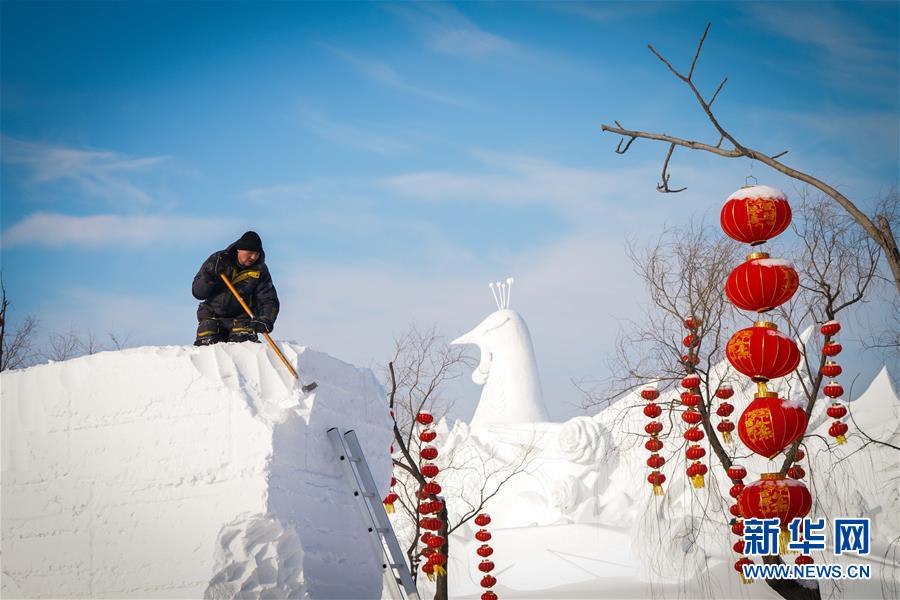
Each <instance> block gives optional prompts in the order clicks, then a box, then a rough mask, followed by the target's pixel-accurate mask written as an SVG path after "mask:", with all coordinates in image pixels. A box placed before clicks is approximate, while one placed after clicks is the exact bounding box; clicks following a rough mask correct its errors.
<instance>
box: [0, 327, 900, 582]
mask: <svg viewBox="0 0 900 600" xmlns="http://www.w3.org/2000/svg"><path fill="white" fill-rule="evenodd" d="M772 334H778V335H783V334H781V333H780V332H772ZM807 335H815V333H810V332H807ZM457 342H460V343H475V344H478V345H479V347H480V348H481V351H482V361H481V365H479V367H478V369H476V373H478V374H479V378H483V379H484V383H485V391H484V393H483V395H482V401H481V405H479V408H478V412H476V419H475V420H474V421H473V424H471V425H470V424H468V423H461V422H457V423H454V424H450V423H448V422H447V421H446V420H441V421H440V422H438V423H436V424H435V426H434V430H435V431H436V432H437V433H438V438H437V440H436V441H435V442H434V445H435V446H436V447H438V448H439V449H440V452H441V454H440V457H439V458H438V459H437V461H436V462H437V464H438V465H439V466H440V467H441V468H442V472H441V475H440V478H439V481H440V484H441V486H442V487H443V489H444V496H445V498H446V500H447V507H448V510H449V511H450V515H451V522H456V521H457V520H458V519H459V517H460V516H461V514H462V513H464V512H467V511H468V510H469V505H467V504H466V502H465V501H464V500H463V499H472V498H477V497H478V494H479V493H481V492H482V491H484V490H486V489H487V490H488V491H490V488H491V486H492V485H494V484H496V482H497V480H498V479H497V478H498V477H499V478H502V477H503V476H504V475H505V474H509V473H512V472H513V471H514V470H516V469H517V468H521V469H523V471H522V472H521V473H519V474H517V475H515V476H513V477H512V479H510V480H509V481H508V482H507V483H506V484H505V485H504V486H503V487H502V488H501V489H500V491H499V493H498V494H497V495H496V496H493V497H492V498H490V499H489V500H488V502H487V505H486V506H485V508H484V511H485V512H489V513H490V514H491V517H492V523H491V525H490V531H491V533H492V534H493V538H492V540H491V542H490V544H491V546H492V547H493V548H494V549H495V552H494V554H493V556H492V557H491V559H492V560H493V561H494V562H495V564H496V565H497V569H496V570H495V571H494V574H495V576H496V577H497V579H498V585H497V586H496V588H495V590H496V592H497V594H498V595H499V596H501V597H503V598H561V597H565V598H648V597H660V598H662V597H678V598H685V597H688V598H692V597H718V598H776V597H777V596H776V595H775V594H774V592H772V591H771V589H770V588H768V587H767V586H766V585H765V583H764V582H759V581H758V582H755V583H753V584H752V585H742V584H741V583H740V581H739V579H738V577H737V576H736V573H735V571H734V570H733V567H732V565H733V563H734V561H735V560H736V559H737V555H735V554H734V552H733V551H732V549H731V545H732V544H733V543H734V541H735V540H736V539H737V538H736V537H735V536H734V535H733V534H731V532H730V530H729V528H728V521H729V519H730V515H728V513H727V507H728V505H729V504H731V499H730V498H729V497H728V493H727V492H728V488H729V487H730V486H731V482H730V480H728V478H727V476H726V475H725V473H724V471H723V470H722V469H721V468H720V467H719V466H718V463H717V462H716V461H715V460H714V459H713V458H712V457H711V452H710V450H709V446H708V440H705V441H704V442H701V445H702V446H703V447H705V448H707V451H708V455H707V458H706V459H704V462H705V463H706V464H708V465H709V466H710V472H709V474H708V475H707V477H706V487H704V488H701V489H695V488H694V487H693V486H692V485H691V483H690V481H689V478H687V476H686V475H685V467H686V462H685V458H684V442H683V440H682V438H681V433H682V432H683V430H684V425H683V424H682V423H681V422H680V421H679V420H678V419H673V420H669V419H665V418H664V419H662V422H663V423H664V426H665V430H664V435H669V434H670V435H671V436H670V437H665V438H664V443H665V446H664V448H663V450H662V452H661V454H662V455H663V456H664V457H665V458H666V460H667V462H666V464H665V465H664V466H663V468H662V469H661V470H662V472H663V473H664V474H665V475H666V478H667V480H666V482H665V484H664V489H665V494H664V495H663V496H654V495H653V494H652V492H651V486H650V485H649V484H648V483H647V481H646V476H647V474H648V472H649V469H648V467H647V466H646V464H645V461H646V459H647V457H648V456H649V453H648V452H647V451H646V450H645V449H644V447H643V442H644V440H645V439H646V437H645V435H644V433H643V426H644V425H645V424H646V422H647V418H646V417H645V416H644V415H643V412H642V410H641V409H642V407H643V406H644V405H645V404H646V402H645V401H644V400H642V399H641V398H640V392H639V391H635V392H633V393H631V394H629V395H627V396H626V397H624V398H622V399H621V400H620V401H618V402H616V403H615V404H613V405H611V406H609V407H608V408H605V409H604V410H602V411H600V412H598V413H597V414H595V415H591V416H581V417H576V418H574V419H571V420H569V421H566V422H564V423H552V422H548V420H547V418H546V411H543V410H542V409H543V397H542V395H541V392H540V381H539V378H538V367H537V363H536V361H535V359H534V352H533V347H532V344H531V338H530V336H529V335H528V329H527V326H526V325H525V323H524V321H523V320H522V318H521V316H520V315H518V314H516V313H514V312H513V311H511V310H509V309H502V310H499V311H497V312H495V313H493V314H492V315H490V316H489V317H488V318H487V319H485V321H484V322H482V324H481V325H479V326H478V327H476V328H475V329H474V330H473V331H472V332H470V333H469V334H466V335H465V336H462V337H461V338H460V339H459V340H457ZM851 346H852V344H851V343H848V344H846V346H845V347H846V348H847V350H845V353H847V354H848V356H847V357H846V358H847V359H849V358H850V355H849V354H850V353H851V352H852V349H851ZM284 348H285V351H286V354H287V356H288V359H289V360H290V361H291V362H292V363H294V364H296V365H297V366H298V369H299V371H300V373H301V376H302V377H303V378H304V380H305V381H312V380H315V381H317V382H318V383H319V388H318V389H317V390H316V392H315V394H312V395H308V396H304V395H302V394H301V393H300V392H299V390H298V388H297V385H296V383H295V382H294V381H293V380H292V379H291V378H290V376H289V375H288V374H287V373H286V371H285V370H284V369H283V366H282V365H280V363H279V362H278V360H277V358H275V357H274V356H273V355H272V354H271V352H270V351H269V350H268V349H267V348H265V347H264V346H262V345H258V344H250V343H245V344H219V345H216V346H212V347H205V348H194V347H180V346H169V347H160V348H154V347H148V348H137V349H132V350H124V351H119V352H106V353H101V354H96V355H93V356H88V357H83V358H80V359H75V360H71V361H66V362H62V363H55V364H49V365H42V366H38V367H33V368H31V369H27V370H24V371H14V372H7V373H3V375H2V396H0V399H2V422H0V425H2V469H3V470H2V486H0V487H2V501H3V519H2V535H3V537H2V552H3V583H2V586H3V587H2V595H3V597H20V596H28V597H67V596H68V597H71V596H79V597H81V596H85V597H87V596H97V597H116V598H121V597H153V598H163V597H191V598H199V597H206V598H233V597H236V596H240V597H255V598H260V597H267V598H268V597H273V598H283V597H300V598H303V597H308V598H376V597H379V593H380V592H381V591H382V590H381V574H380V572H379V569H378V568H377V565H376V564H375V562H374V557H373V556H372V552H371V547H370V545H369V544H368V542H367V541H366V540H365V539H364V538H365V537H366V535H365V532H364V531H363V529H362V526H361V525H362V523H361V520H360V517H359V514H358V511H357V510H356V507H355V506H353V505H352V503H351V502H352V501H351V498H350V494H349V491H348V487H347V484H346V482H344V481H343V479H342V478H341V471H340V469H339V468H338V467H337V465H336V464H335V460H334V456H333V453H332V450H331V447H330V445H329V444H328V440H327V437H326V435H325V432H326V431H327V429H328V428H330V427H333V426H337V427H341V428H343V429H350V428H353V429H354V430H355V431H356V432H357V434H358V436H359V438H360V441H361V443H362V445H363V447H364V449H365V450H366V454H367V456H368V458H369V462H370V464H371V466H372V470H373V472H374V474H375V477H376V479H377V481H378V482H379V484H380V485H381V486H382V489H380V490H379V493H380V494H382V495H383V494H385V493H386V492H387V483H388V481H389V479H390V470H391V465H390V459H389V456H388V454H387V449H388V447H389V446H390V442H391V431H390V419H389V416H388V411H387V407H386V404H385V399H384V393H383V390H382V389H381V387H380V385H379V384H378V383H377V382H376V381H375V379H374V377H373V375H372V373H371V372H370V371H368V370H366V369H357V368H355V367H353V366H351V365H348V364H346V363H343V362H341V361H339V360H337V359H335V358H332V357H329V356H327V355H325V354H322V353H318V352H314V351H312V350H309V349H306V348H304V347H302V346H298V345H295V344H285V345H284ZM842 357H843V355H842ZM842 364H844V367H845V375H843V376H842V380H844V381H852V380H853V379H854V378H855V377H856V374H857V373H858V372H859V370H858V369H856V368H855V367H853V363H851V362H850V361H849V360H848V361H842ZM866 368H871V365H867V366H866ZM800 376H802V372H801V373H799V374H793V375H791V376H790V377H786V378H784V379H782V380H780V381H778V382H773V383H772V384H771V388H772V389H773V390H776V391H779V392H780V393H781V395H782V397H784V398H785V399H786V401H787V402H789V403H794V402H798V401H799V398H800V397H801V396H802V395H801V394H800V393H799V391H798V388H799V386H798V381H797V379H798V378H799V377H800ZM710 378H711V380H712V381H711V382H710V383H711V386H712V387H713V388H715V387H716V385H717V384H718V383H724V382H726V381H727V382H728V383H729V384H730V385H731V386H732V387H733V388H734V390H735V394H734V396H733V397H732V398H731V399H730V400H729V402H730V403H732V404H733V405H734V406H735V413H734V417H733V419H734V420H736V418H737V416H738V415H739V414H740V412H741V411H742V410H743V409H744V407H746V406H747V404H748V403H749V402H750V401H751V400H752V399H753V395H754V392H755V391H756V386H755V384H753V383H751V382H749V381H748V380H747V379H746V378H742V377H736V376H735V375H734V373H733V372H732V371H730V369H729V367H728V364H727V362H723V363H721V364H719V365H714V366H713V367H712V369H711V370H710ZM523 379H524V380H525V383H526V384H523V382H522V380H523ZM861 385H862V386H863V388H864V390H863V393H861V394H854V397H853V399H852V401H851V402H849V403H848V408H849V410H850V411H851V414H852V416H853V418H852V419H851V420H850V421H849V422H848V424H849V425H850V431H849V434H848V437H847V443H846V444H845V445H842V446H837V445H835V443H834V440H833V439H832V438H830V437H829V436H828V435H827V430H828V427H829V426H830V423H831V422H832V421H833V419H829V418H828V417H827V415H826V414H825V408H826V407H827V405H828V404H829V402H828V401H827V400H826V399H820V400H819V401H818V402H817V403H816V407H815V409H814V411H813V413H812V415H811V417H810V424H809V432H810V434H811V435H810V436H809V437H808V438H807V439H806V441H805V442H804V449H805V451H806V454H807V458H806V459H804V460H803V461H801V464H802V465H803V467H804V468H805V469H806V471H807V473H808V475H807V477H806V478H805V479H804V482H805V483H806V484H807V486H808V488H809V489H810V491H811V492H812V494H813V501H814V507H813V511H812V513H811V515H810V516H812V517H814V518H819V517H824V518H827V519H833V518H834V517H837V516H848V517H855V516H865V517H869V518H871V519H872V525H871V532H872V545H873V547H872V553H871V555H870V556H868V557H865V559H860V558H859V557H856V556H853V555H850V556H845V557H835V556H833V554H832V552H831V548H829V549H828V550H827V551H826V552H825V553H814V555H813V556H814V559H815V561H816V562H817V563H823V562H830V563H833V562H839V563H844V564H847V563H850V562H868V563H871V564H872V565H873V577H872V579H871V580H869V581H864V582H847V581H837V582H832V581H823V582H821V586H822V594H823V597H826V598H830V597H841V598H857V597H898V595H900V594H898V591H900V590H898V587H897V586H898V583H897V580H898V573H900V569H898V564H897V562H896V561H897V558H896V552H895V548H896V542H895V540H897V539H898V538H900V521H898V520H897V518H896V515H897V514H898V512H900V491H898V489H897V486H896V474H897V472H898V460H897V452H896V450H894V449H893V448H890V447H888V446H885V445H882V444H871V443H869V442H868V440H869V439H870V438H871V439H876V440H881V441H884V442H887V443H889V444H893V445H895V446H896V445H900V400H898V397H897V393H896V390H895V387H894V386H893V384H892V380H891V378H890V376H889V370H888V369H887V368H886V367H882V368H881V369H880V370H878V371H877V374H876V375H875V376H874V377H869V378H868V379H862V380H861ZM723 387H725V386H724V385H723ZM676 397H677V394H676V392H675V391H673V390H671V389H668V390H665V389H663V390H661V396H660V402H661V403H663V402H667V401H669V400H672V399H674V398H676ZM485 407H486V410H483V409H485ZM535 414H536V415H538V416H542V418H538V419H535V418H533V415H535ZM500 419H511V420H500ZM527 419H531V420H530V421H529V420H527ZM735 438H737V436H735ZM725 448H726V451H727V452H729V454H730V455H731V456H733V457H737V458H738V461H737V463H738V464H740V465H742V466H744V467H746V468H747V471H748V476H747V478H746V481H747V482H748V483H749V482H751V481H754V480H755V479H757V478H758V476H759V474H760V473H764V472H771V471H774V470H777V468H778V467H779V466H780V460H778V459H779V458H780V457H777V458H776V459H775V460H774V461H768V460H766V459H764V458H762V457H758V456H747V452H746V450H744V449H742V448H741V446H740V445H733V446H729V445H726V446H725ZM492 478H493V479H492ZM402 516H403V515H402V511H398V513H397V514H395V516H394V517H393V522H394V524H395V527H396V529H397V533H398V537H399V538H400V542H401V546H402V547H406V545H407V544H409V543H410V541H411V536H412V529H411V527H409V526H408V521H404V520H403V518H402ZM477 529H478V527H476V526H475V525H474V522H472V521H470V522H469V523H467V524H466V525H464V526H462V527H460V528H458V529H457V530H456V531H455V532H454V533H453V534H452V535H451V537H450V540H449V547H450V548H451V554H450V559H449V569H448V572H449V589H450V594H451V596H452V597H454V598H475V597H478V596H480V593H481V589H480V586H479V585H478V582H479V581H480V579H481V573H480V572H479V571H478V570H477V564H478V562H479V560H480V559H479V557H478V556H477V555H476V553H475V549H476V548H477V547H478V546H479V545H480V542H477V541H476V540H475V539H474V533H475V531H476V530H477ZM829 541H830V540H829ZM419 584H420V590H421V591H422V593H423V597H428V595H429V593H430V592H431V591H433V586H432V584H430V583H429V582H428V581H427V580H426V579H424V578H420V580H419Z"/></svg>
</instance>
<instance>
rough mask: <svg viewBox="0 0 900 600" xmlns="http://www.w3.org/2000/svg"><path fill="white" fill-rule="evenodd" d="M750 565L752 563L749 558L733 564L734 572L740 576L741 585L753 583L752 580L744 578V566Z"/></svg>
mask: <svg viewBox="0 0 900 600" xmlns="http://www.w3.org/2000/svg"><path fill="white" fill-rule="evenodd" d="M752 564H753V561H752V560H750V559H749V558H747V557H746V556H745V557H744V558H741V559H739V560H738V561H737V562H736V563H734V570H735V571H737V572H738V573H739V574H740V576H741V583H753V580H752V579H748V578H747V577H744V565H752Z"/></svg>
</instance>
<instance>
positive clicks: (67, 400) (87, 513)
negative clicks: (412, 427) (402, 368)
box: [2, 342, 391, 598]
mask: <svg viewBox="0 0 900 600" xmlns="http://www.w3.org/2000/svg"><path fill="white" fill-rule="evenodd" d="M282 348H283V350H284V351H285V354H286V355H287V358H288V360H289V361H291V362H292V363H293V364H295V365H296V366H297V367H298V370H299V371H300V373H301V377H303V378H304V380H305V381H307V380H308V381H311V380H315V381H318V383H319V387H318V389H317V390H316V392H315V393H314V394H312V395H308V396H304V395H303V394H302V392H301V391H300V390H299V389H298V386H297V385H296V384H295V382H294V380H293V378H292V377H291V376H290V375H289V374H288V373H287V371H286V369H285V368H284V366H283V365H282V364H280V362H279V360H278V358H277V357H275V356H274V355H273V353H272V352H271V350H269V349H268V348H267V347H265V345H262V344H253V343H249V342H248V343H243V344H217V345H215V346H208V347H201V348H195V347H182V346H168V347H145V348H135V349H131V350H123V351H118V352H103V353H100V354H95V355H92V356H86V357H82V358H78V359H75V360H69V361H65V362H59V363H53V364H47V365H41V366H37V367H33V368H30V369H26V370H22V371H13V372H4V373H3V375H2V500H3V520H2V535H3V537H2V552H3V583H2V585H3V588H2V595H3V596H4V597H9V596H15V595H24V596H29V597H71V596H99V597H104V596H105V597H126V596H127V597H154V598H162V597H193V598H200V597H203V596H204V595H206V597H209V598H224V597H233V596H234V594H235V592H236V591H237V590H240V591H241V593H242V595H244V596H246V597H260V596H267V597H286V596H288V595H291V597H305V595H306V594H308V595H309V596H310V597H313V598H316V597H376V596H378V594H379V591H380V590H381V573H380V568H379V566H378V565H376V564H375V557H374V556H373V555H372V551H371V546H370V545H369V543H368V541H367V540H366V536H367V535H368V534H367V533H366V532H365V530H364V529H363V526H362V525H363V524H362V522H361V519H360V516H359V512H358V510H357V508H356V507H355V506H354V505H353V504H352V497H351V496H350V492H349V489H348V486H347V484H346V482H345V481H344V480H343V479H342V478H341V475H342V473H341V471H340V470H339V468H338V467H337V465H336V460H335V458H334V454H333V450H332V448H331V446H330V444H329V441H328V438H327V436H326V431H327V429H329V428H331V427H335V426H336V427H341V428H343V429H351V428H352V429H354V430H355V431H356V432H357V435H358V437H359V439H360V442H361V444H362V446H363V448H364V449H365V451H366V454H367V456H368V458H369V462H370V466H371V468H372V471H373V474H374V475H375V478H376V481H378V482H379V484H380V485H381V486H382V488H383V489H382V490H379V491H380V492H383V493H386V492H387V484H388V482H389V480H390V471H391V465H390V457H389V455H388V448H389V446H390V441H391V430H390V417H389V414H388V410H387V406H386V402H385V399H384V393H383V390H382V388H381V386H380V385H379V383H378V382H377V381H376V379H375V377H374V376H373V374H372V373H371V372H370V371H369V370H367V369H357V368H355V367H353V366H351V365H349V364H346V363H343V362H341V361H339V360H337V359H334V358H332V357H330V356H328V355H325V354H322V353H319V352H315V351H312V350H308V349H306V348H304V347H302V346H299V345H296V344H283V345H282Z"/></svg>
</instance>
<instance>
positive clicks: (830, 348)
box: [822, 342, 844, 356]
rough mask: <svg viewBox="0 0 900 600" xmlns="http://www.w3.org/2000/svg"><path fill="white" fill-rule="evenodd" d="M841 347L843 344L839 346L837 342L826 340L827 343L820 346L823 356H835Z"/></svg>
mask: <svg viewBox="0 0 900 600" xmlns="http://www.w3.org/2000/svg"><path fill="white" fill-rule="evenodd" d="M843 349H844V348H843V346H841V345H840V344H838V343H837V342H828V343H827V344H825V345H824V346H822V354H824V355H825V356H837V355H838V354H840V353H841V350H843Z"/></svg>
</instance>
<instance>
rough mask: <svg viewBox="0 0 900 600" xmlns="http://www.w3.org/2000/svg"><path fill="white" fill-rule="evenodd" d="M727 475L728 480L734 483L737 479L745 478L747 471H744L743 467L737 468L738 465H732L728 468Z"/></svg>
mask: <svg viewBox="0 0 900 600" xmlns="http://www.w3.org/2000/svg"><path fill="white" fill-rule="evenodd" d="M727 473H728V478H729V479H731V480H732V481H735V480H737V479H743V478H744V477H746V476H747V469H745V468H744V467H741V466H738V465H732V466H730V467H728V471H727Z"/></svg>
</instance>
